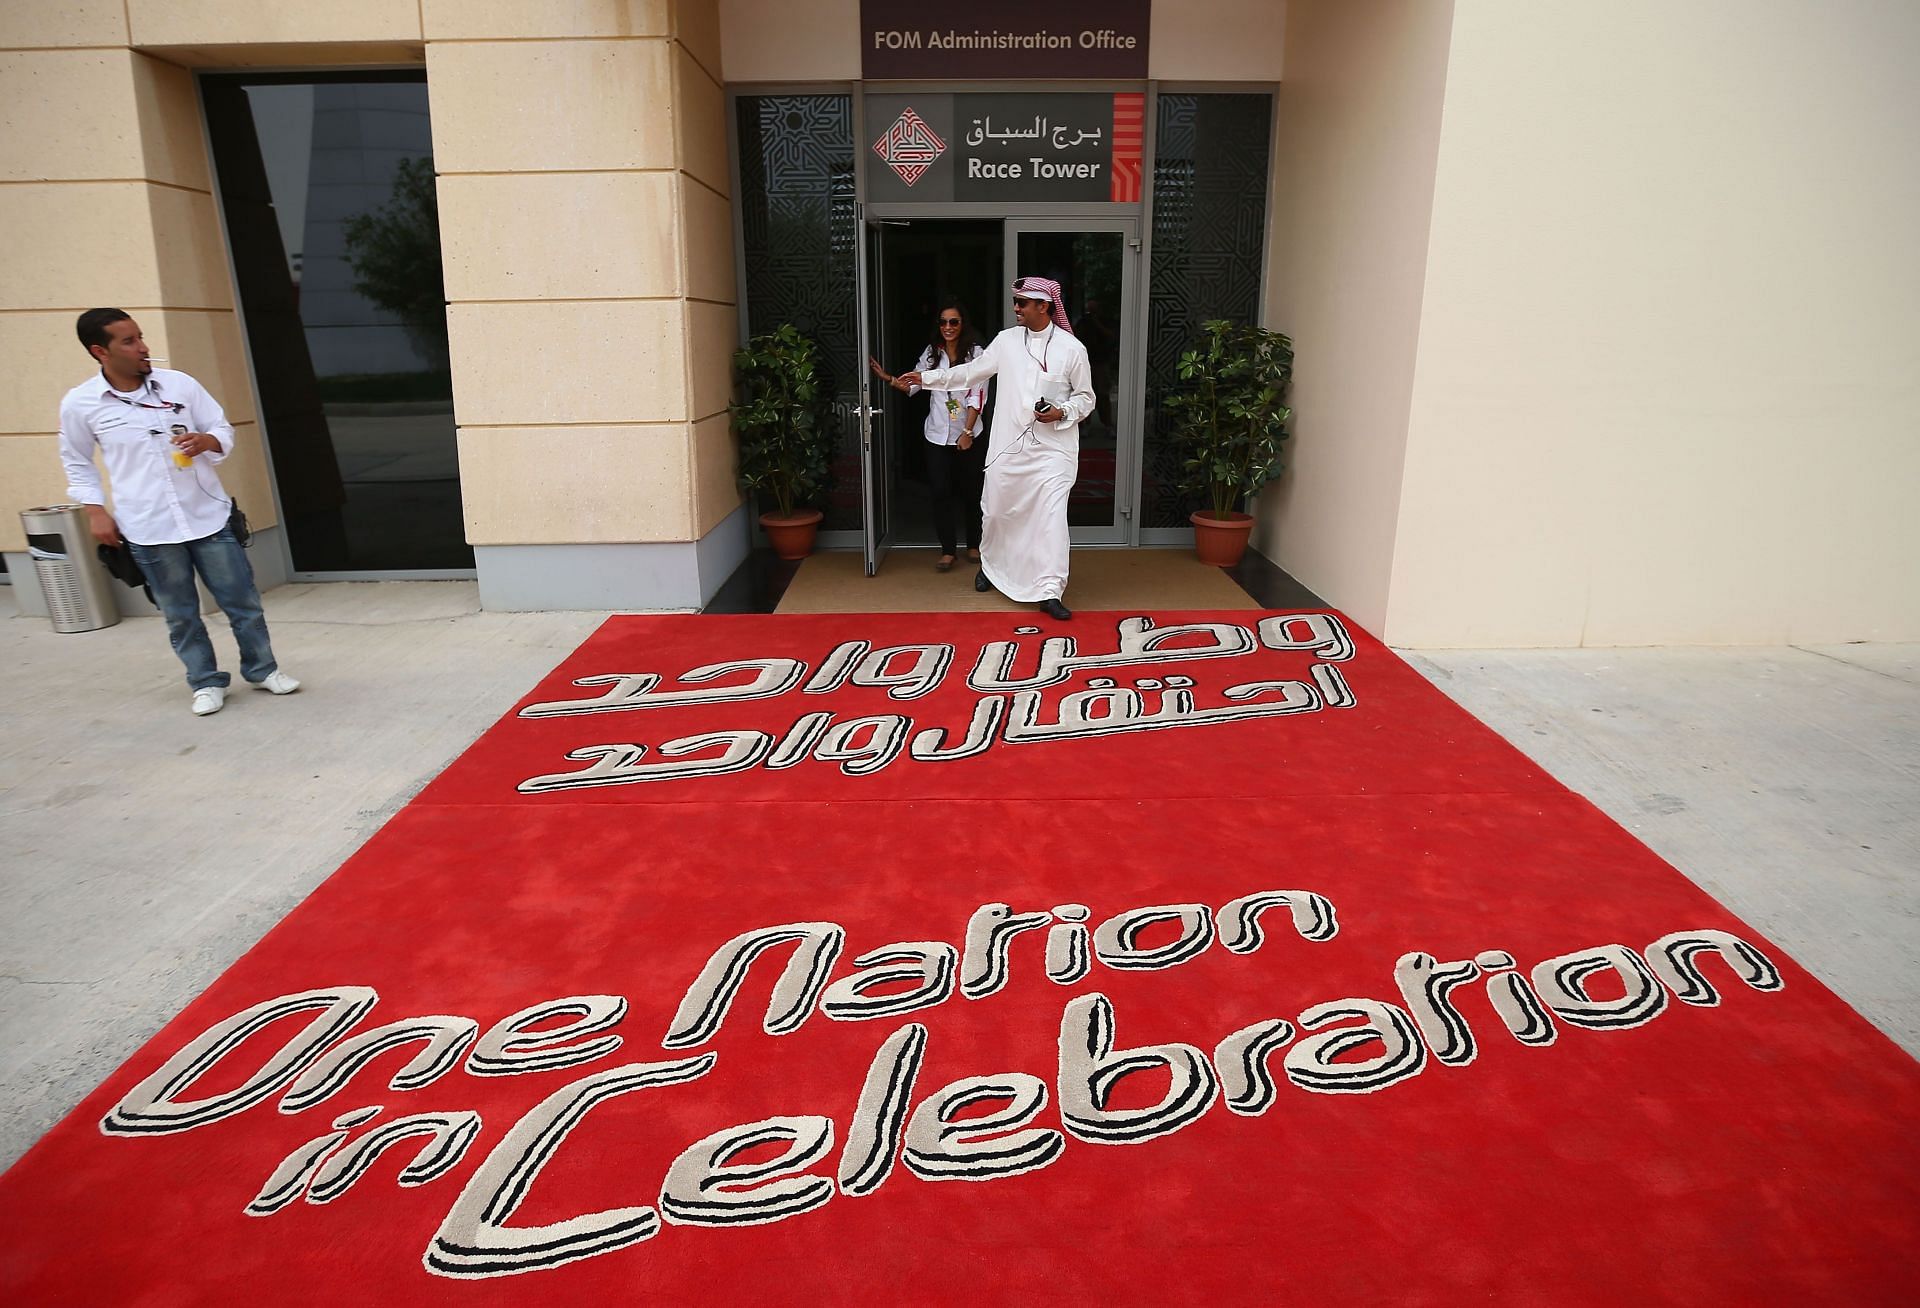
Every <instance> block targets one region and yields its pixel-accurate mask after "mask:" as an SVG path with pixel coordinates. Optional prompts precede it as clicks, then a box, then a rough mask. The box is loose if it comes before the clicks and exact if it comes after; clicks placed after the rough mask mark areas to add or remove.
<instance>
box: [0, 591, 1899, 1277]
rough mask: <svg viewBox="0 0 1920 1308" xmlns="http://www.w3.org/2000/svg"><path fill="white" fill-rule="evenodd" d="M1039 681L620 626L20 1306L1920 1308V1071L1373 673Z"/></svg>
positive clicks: (10, 1210) (225, 1032) (1306, 665)
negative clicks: (1471, 1305) (1801, 1307)
mask: <svg viewBox="0 0 1920 1308" xmlns="http://www.w3.org/2000/svg"><path fill="white" fill-rule="evenodd" d="M1014 622H1015V619H1010V618H1009V617H1007V616H1006V615H999V614H966V615H952V616H933V615H892V616H875V617H824V616H823V617H764V618H633V619H615V620H613V621H611V622H609V623H608V624H607V625H606V626H605V627H603V628H602V629H601V630H600V631H599V632H598V633H597V634H596V635H595V636H594V637H593V638H592V639H591V640H589V641H588V642H587V643H586V644H585V645H584V646H583V647H582V648H581V649H580V650H579V651H577V652H576V653H575V654H574V655H573V656H572V657H570V658H569V659H568V660H567V661H566V663H565V664H564V665H563V666H562V667H561V668H559V669H557V670H556V671H555V672H554V673H553V674H552V675H551V676H550V677H548V678H547V680H546V681H545V682H543V683H542V684H541V685H540V686H539V687H538V688H537V689H536V691H535V692H534V693H533V694H531V695H529V696H528V697H527V699H526V700H524V701H523V702H522V704H521V705H519V706H517V708H518V710H519V715H509V716H508V717H506V718H505V719H503V720H502V721H501V722H500V723H499V724H498V725H497V726H496V727H494V729H493V730H492V731H490V732H489V733H488V734H487V735H486V736H485V737H483V738H482V739H481V740H480V741H479V743H477V744H476V745H475V746H474V747H473V748H472V749H471V750H469V751H468V752H467V753H466V754H465V755H464V756H463V757H462V758H460V759H459V760H458V761H457V762H455V763H454V765H453V766H452V767H451V768H449V769H448V771H447V772H446V773H445V774H444V775H443V776H442V777H440V778H439V779H438V780H437V781H436V782H434V784H433V785H431V786H430V787H429V788H428V789H427V790H426V791H425V793H423V794H422V795H421V796H420V798H419V799H417V800H416V801H415V802H414V803H412V804H411V805H409V806H408V807H407V808H406V809H405V810H404V811H403V812H401V813H400V814H399V815H398V816H397V817H396V818H395V819H394V820H393V821H392V822H391V823H389V824H388V825H387V826H386V828H385V829H383V830H382V831H381V832H380V833H379V834H378V835H377V836H376V837H375V838H374V839H373V840H372V841H370V842H369V843H368V845H367V846H366V848H365V849H363V850H362V851H361V852H360V853H359V854H357V855H356V856H355V857H354V858H353V859H352V860H351V861H350V862H348V863H347V864H346V866H344V867H343V868H342V869H341V870H340V871H339V872H338V873H337V874H336V875H335V876H333V877H332V878H331V879H330V880H329V881H328V882H327V883H326V884H325V885H324V886H323V887H322V888H321V889H320V890H319V891H318V892H316V893H315V894H314V895H313V896H312V897H311V898H310V899H309V900H308V901H307V902H306V903H305V904H303V905H302V906H301V907H300V908H299V909H298V910H297V911H296V912H294V913H293V914H292V915H291V916H289V917H288V918H287V920H286V921H285V922H283V923H282V924H281V925H280V926H279V927H278V928H276V929H275V930H274V931H273V932H272V933H270V934H269V935H268V936H267V938H266V939H265V940H264V941H262V942H261V944H260V945H259V946H258V947H257V948H256V949H254V950H253V951H252V952H251V953H250V954H248V955H247V956H246V957H245V958H244V959H242V960H241V961H240V962H239V963H238V964H236V965H235V966H234V967H233V968H232V969H231V970H230V971H229V972H228V973H227V974H226V975H225V976H223V977H222V978H221V979H220V980H219V981H218V982H217V983H216V984H215V985H213V986H212V987H211V988H210V989H209V990H208V991H207V993H206V994H204V995H203V996H201V997H200V999H199V1000H197V1001H196V1002H195V1003H194V1004H193V1005H192V1006H190V1007H189V1008H188V1009H187V1011H185V1012H184V1013H182V1014H181V1015H180V1016H179V1018H177V1019H176V1020H175V1021H174V1022H173V1023H171V1024H170V1025H169V1026H168V1027H167V1028H166V1029H165V1030H163V1031H162V1032H161V1033H160V1035H159V1036H158V1037H156V1038H155V1039H154V1041H153V1042H152V1043H151V1044H150V1045H149V1046H148V1047H147V1048H146V1049H144V1050H143V1051H142V1052H141V1053H140V1054H139V1055H138V1056H136V1057H135V1058H134V1059H132V1060H131V1061H130V1062H129V1063H128V1064H127V1065H126V1066H125V1067H124V1068H122V1069H121V1070H120V1071H119V1072H117V1073H115V1074H114V1075H113V1076H112V1077H111V1078H109V1080H108V1081H107V1083H106V1084H105V1085H103V1086H102V1087H101V1088H100V1089H99V1090H98V1091H97V1092H96V1093H95V1094H94V1095H93V1096H92V1097H91V1098H89V1099H88V1100H87V1101H86V1102H85V1103H83V1104H82V1105H81V1107H80V1108H79V1109H78V1110H77V1111H76V1112H75V1113H74V1114H73V1116H71V1117H70V1118H69V1119H67V1120H66V1121H65V1122H64V1123H62V1124H61V1126H59V1127H58V1128H57V1129H56V1130H54V1131H53V1132H52V1133H51V1134H50V1135H49V1136H48V1137H47V1138H46V1139H45V1140H44V1141H43V1142H41V1144H40V1145H39V1146H37V1147H36V1148H35V1149H34V1150H33V1151H32V1152H31V1153H29V1154H28V1155H27V1157H26V1158H25V1159H23V1160H22V1161H21V1162H20V1163H19V1164H18V1165H17V1166H16V1167H15V1168H13V1170H12V1171H10V1172H9V1173H8V1174H7V1175H6V1176H5V1177H4V1178H0V1231H4V1235H0V1247H4V1255H3V1257H4V1261H3V1262H0V1301H3V1302H6V1303H8V1304H23V1305H24V1304H36V1305H37V1304H131V1303H138V1304H143V1305H161V1304H224V1303H238V1302H263V1303H274V1304H289V1305H290V1304H338V1303H387V1302H393V1303H407V1304H415V1303H423V1304H461V1305H467V1304H474V1305H490V1304H500V1303H553V1304H601V1303H614V1302H620V1303H686V1302H696V1301H697V1302H715V1303H729V1304H731V1303H779V1304H789V1303H794V1304H812V1303H849V1304H851V1303H873V1302H876V1301H882V1300H888V1301H893V1302H901V1303H912V1304H922V1303H927V1304H933V1303H940V1304H945V1303H955V1304H958V1303H972V1304H1012V1303H1029V1302H1035V1301H1038V1300H1041V1299H1047V1300H1051V1301H1057V1302H1062V1303H1090V1302H1111V1303H1122V1304H1177V1303H1220V1304H1269V1303H1276V1302H1303V1303H1337V1304H1362V1303H1366V1304H1370V1303H1416V1304H1453V1303H1464V1302H1481V1301H1500V1302H1512V1303H1554V1304H1619V1303H1625V1302H1663V1303H1679V1302H1687V1303H1712V1302H1756V1303H1792V1304H1806V1303H1822V1304H1863V1303H1896V1302H1898V1303H1906V1302H1911V1301H1912V1296H1913V1292H1914V1288H1915V1284H1914V1253H1913V1251H1914V1249H1915V1248H1916V1247H1920V1243H1917V1242H1920V1202H1917V1198H1920V1180H1917V1179H1916V1178H1920V1146H1917V1145H1916V1142H1915V1137H1914V1131H1913V1123H1914V1122H1915V1120H1916V1110H1920V1066H1917V1065H1916V1064H1915V1062H1914V1061H1913V1060H1912V1059H1910V1058H1909V1057H1908V1056H1907V1055H1906V1054H1904V1053H1902V1052H1901V1051H1900V1050H1899V1049H1897V1048H1896V1047H1895V1046H1894V1045H1893V1044H1892V1043H1890V1042H1889V1041H1888V1040H1886V1039H1885V1038H1884V1037H1883V1036H1881V1035H1880V1034H1879V1033H1877V1032H1876V1031H1875V1030H1874V1029H1873V1028H1872V1027H1870V1026H1869V1025H1868V1024H1867V1023H1866V1022H1865V1021H1864V1020H1862V1019H1861V1018H1860V1017H1859V1016H1857V1015H1856V1014H1854V1013H1853V1012H1852V1011H1851V1010H1850V1009H1848V1008H1847V1007H1846V1006H1845V1005H1844V1004H1843V1003H1841V1002H1840V1001H1839V1000H1838V999H1837V998H1835V997H1834V996H1833V995H1832V994H1831V993H1829V992H1828V991H1827V990H1826V989H1825V988H1824V987H1822V986H1821V985H1820V984H1819V983H1817V982H1816V981H1814V980H1813V979H1812V978H1811V977H1809V976H1808V975H1807V974H1806V973H1805V972H1803V971H1802V970H1801V969H1800V968H1799V967H1797V966H1795V964H1794V963H1793V961H1792V960H1791V959H1789V958H1787V957H1786V956H1785V955H1784V954H1783V953H1782V952H1781V951H1780V950H1779V949H1778V948H1777V947H1776V946H1774V945H1773V944H1771V943H1770V942H1768V941H1767V940H1765V939H1764V938H1762V937H1761V936H1760V935H1759V934H1758V933H1757V932H1755V931H1754V930H1753V929H1752V928H1750V927H1748V926H1746V925H1745V924H1744V923H1742V922H1741V921H1739V920H1738V919H1737V918H1735V917H1734V916H1733V915H1732V914H1730V913H1729V912H1727V911H1726V910H1725V909H1724V908H1722V907H1721V906H1719V905H1718V904H1716V903H1715V902H1714V901H1713V900H1712V899H1710V898H1708V897H1707V896H1706V895H1705V894H1703V893H1702V892H1701V891H1700V890H1698V889H1696V888H1695V887H1694V886H1693V885H1692V884H1691V883H1689V882H1688V881H1686V880H1685V879H1684V878H1683V877H1681V876H1680V875H1679V874H1677V873H1676V872H1675V871H1673V869H1671V868H1669V867H1668V866H1666V865H1665V864H1664V863H1662V862H1661V861H1660V860H1659V859H1658V858H1656V857H1655V856H1654V855H1653V854H1651V853H1650V852H1648V851H1647V850H1646V849H1645V848H1643V847H1642V846H1640V845H1639V844H1638V843H1636V842H1635V841H1634V840H1633V839H1632V838H1631V837H1629V836H1628V835H1627V834H1626V833H1624V832H1623V831H1621V830H1620V829H1619V828H1618V827H1616V826H1614V825H1613V824H1612V823H1611V822H1610V821H1608V820H1607V819H1606V818H1604V817H1603V816H1602V815H1601V814H1600V813H1599V812H1597V811H1596V810H1595V809H1594V808H1593V807H1592V806H1591V805H1589V804H1588V803H1586V802H1585V801H1584V800H1582V799H1580V798H1579V797H1577V796H1575V795H1573V794H1571V793H1569V792H1568V791H1567V790H1565V789H1564V788H1563V787H1561V786H1560V785H1558V784H1557V783H1556V782H1554V781H1552V780H1551V779H1550V778H1548V777H1546V776H1545V775H1543V774H1542V773H1541V772H1540V771H1539V770H1538V769H1537V768H1535V767H1534V766H1533V765H1532V764H1530V763H1529V762H1528V761H1527V760H1526V759H1525V758H1523V757H1522V756H1521V755H1520V754H1518V753H1517V752H1516V751H1514V750H1513V749H1512V748H1511V747H1509V746H1508V745H1506V744H1505V743H1504V742H1502V741H1501V740H1500V739H1498V738H1497V737H1496V736H1494V735H1493V733H1492V732H1490V731H1488V730H1487V729H1485V728H1484V727H1482V726H1480V725H1479V724H1478V723H1476V722H1474V721H1473V720H1472V719H1471V718H1469V717H1467V716H1466V715H1465V714H1464V713H1462V712H1461V711H1460V710H1459V709H1457V708H1455V707H1454V706H1453V705H1452V704H1451V703H1449V702H1448V701H1447V700H1446V699H1444V698H1443V697H1442V696H1441V695H1439V694H1438V693H1437V692H1435V691H1434V690H1433V689H1431V688H1430V687H1429V686H1428V685H1427V684H1426V683H1425V682H1423V681H1422V680H1421V679H1420V678H1419V677H1418V676H1417V675H1416V674H1415V673H1414V672H1413V671H1412V670H1411V669H1409V668H1408V667H1406V666H1405V665H1404V664H1402V663H1401V662H1400V661H1399V660H1397V659H1396V658H1394V657H1393V656H1392V655H1391V654H1389V653H1388V652H1387V651H1385V650H1384V649H1382V648H1381V647H1380V646H1379V645H1378V644H1377V643H1375V642H1373V641H1371V640H1369V639H1367V638H1365V637H1364V636H1362V635H1360V634H1358V633H1354V634H1353V636H1352V637H1351V639H1352V642H1353V644H1352V645H1351V646H1349V645H1348V644H1347V643H1346V637H1345V633H1344V629H1343V628H1342V627H1340V626H1339V625H1338V623H1337V622H1335V621H1331V620H1328V619H1326V618H1314V619H1301V618H1296V619H1294V620H1292V621H1290V622H1281V621H1277V620H1276V621H1269V622H1267V623H1265V624H1264V625H1263V624H1262V623H1261V622H1260V620H1259V615H1257V614H1252V615H1250V614H1244V613H1232V614H1216V615H1191V614H1190V615H1160V616H1158V617H1157V618H1156V619H1155V625H1154V627H1153V629H1152V630H1148V629H1146V627H1145V626H1144V625H1143V624H1141V625H1136V626H1135V627H1133V628H1129V629H1127V630H1121V629H1120V626H1119V623H1120V619H1119V617H1118V615H1095V614H1081V615H1079V616H1078V617H1076V618H1075V620H1074V621H1073V623H1072V624H1071V625H1070V626H1069V627H1051V626H1050V627H1049V628H1048V629H1047V630H1046V631H1044V632H1034V631H1033V630H1032V629H1027V632H1026V633H1024V634H1020V633H1017V632H1016V628H1015V625H1014ZM1186 623H1207V624H1211V626H1209V627H1205V628H1192V629H1188V630H1184V631H1168V630H1167V629H1168V628H1169V627H1173V626H1175V625H1178V624H1186ZM1056 632H1070V633H1071V636H1072V638H1073V639H1074V640H1075V641H1077V645H1075V646H1067V645H1061V644H1054V645H1052V646H1051V647H1050V648H1049V650H1048V651H1046V652H1044V653H1043V652H1042V649H1041V645H1040V642H1041V640H1042V638H1043V637H1047V636H1053V635H1054V634H1055V633H1056ZM927 641H938V642H943V644H936V645H924V642H927ZM997 641H1012V642H1014V646H1013V647H1011V648H1009V649H1007V650H1006V651H1005V652H1006V653H1007V655H1008V663H1007V665H1006V666H1005V668H1004V669H1001V667H1000V661H999V654H1000V652H1001V651H1000V650H998V649H995V648H993V647H992V642H997ZM859 642H864V643H863V644H862V643H859ZM897 646H914V648H903V649H896V650H894V652H892V653H888V652H887V651H888V650H889V649H890V648H891V647H897ZM1349 654H1350V656H1349ZM734 661H752V662H750V663H748V664H746V665H744V666H735V667H732V668H722V669H717V670H713V671H709V672H701V671H698V670H700V669H712V668H714V665H718V664H723V663H729V662H734ZM576 679H579V680H582V681H584V682H586V683H587V684H584V685H576V684H574V683H575V681H576ZM970 680H971V681H972V683H973V684H972V685H969V681H970ZM1255 683H1266V684H1264V685H1256V684H1255ZM749 689H755V690H757V691H758V692H759V693H758V695H757V697H753V698H743V697H742V693H743V691H744V690H749ZM970 724H971V725H972V727H973V728H974V731H973V734H972V736H971V737H970V736H969V725H970ZM1809 875H1810V876H1818V875H1819V869H1809ZM729 942H737V945H736V947H735V948H733V949H731V950H729V948H728V945H729ZM736 983H738V984H737V994H736V993H734V991H735V985H736ZM730 996H731V998H732V1002H731V1004H730V1005H729V1004H728V1002H727V1001H728V999H729V997H730ZM517 1014H526V1015H527V1016H524V1017H520V1018H518V1019H516V1018H515V1015H517ZM250 1207H251V1210H252V1213H251V1215H249V1209H250Z"/></svg>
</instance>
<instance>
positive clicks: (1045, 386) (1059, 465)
mask: <svg viewBox="0 0 1920 1308" xmlns="http://www.w3.org/2000/svg"><path fill="white" fill-rule="evenodd" d="M1013 314H1014V318H1015V319H1016V320H1017V321H1018V323H1019V325H1018V326H1016V327H1009V328H1007V330H1005V331H1003V332H1001V333H1000V334H999V335H998V336H996V337H994V338H993V343H992V344H990V345H988V346H987V348H986V349H985V350H984V351H983V352H982V353H981V354H979V355H978V356H977V357H975V358H973V359H970V360H968V361H967V362H965V363H960V364H956V365H954V366H953V367H951V368H929V369H927V370H925V371H923V372H918V373H912V372H908V373H902V374H900V380H901V381H903V382H906V383H908V384H909V385H919V386H927V387H932V388H934V389H936V390H959V389H962V388H965V387H969V386H977V385H979V384H980V383H981V382H983V381H985V380H986V379H987V378H989V377H995V376H997V377H999V379H1000V403H999V404H998V405H997V406H996V407H995V409H994V414H993V434H992V439H991V441H989V443H988V445H987V476H986V487H985V490H984V492H983V494H982V495H981V500H980V514H981V532H980V572H979V575H977V576H976V577H974V579H973V587H974V589H975V590H981V591H984V590H990V589H994V588H998V589H999V591H1000V593H1001V594H1003V595H1005V596H1006V597H1007V598H1008V599H1014V600H1019V601H1021V602H1022V603H1028V604H1038V605H1039V606H1040V610H1041V612H1043V613H1045V614H1046V615H1047V616H1048V617H1050V618H1056V619H1059V620H1061V621H1064V620H1066V619H1067V618H1070V617H1072V616H1073V614H1072V613H1071V612H1070V611H1069V610H1068V608H1067V606H1066V605H1065V604H1063V603H1061V602H1060V597H1061V596H1062V595H1064V594H1066V591H1067V553H1068V536H1067V497H1068V496H1069V495H1070V494H1071V493H1072V492H1073V483H1074V480H1075V478H1076V477H1078V475H1079V472H1080V423H1081V420H1082V419H1084V418H1085V417H1086V416H1087V415H1088V414H1090V413H1092V412H1093V406H1094V398H1093V374H1092V371H1091V369H1089V367H1088V366H1087V350H1086V347H1085V346H1084V345H1082V344H1081V343H1080V341H1079V339H1078V338H1077V337H1075V336H1074V334H1073V326H1072V324H1071V323H1069V322H1068V321H1067V312H1066V305H1065V303H1064V302H1063V301H1062V300H1061V297H1060V284H1059V283H1058V282H1054V281H1049V280H1048V279H1047V278H1044V277H1022V278H1021V279H1020V280H1018V281H1016V282H1015V283H1014V284H1013Z"/></svg>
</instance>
